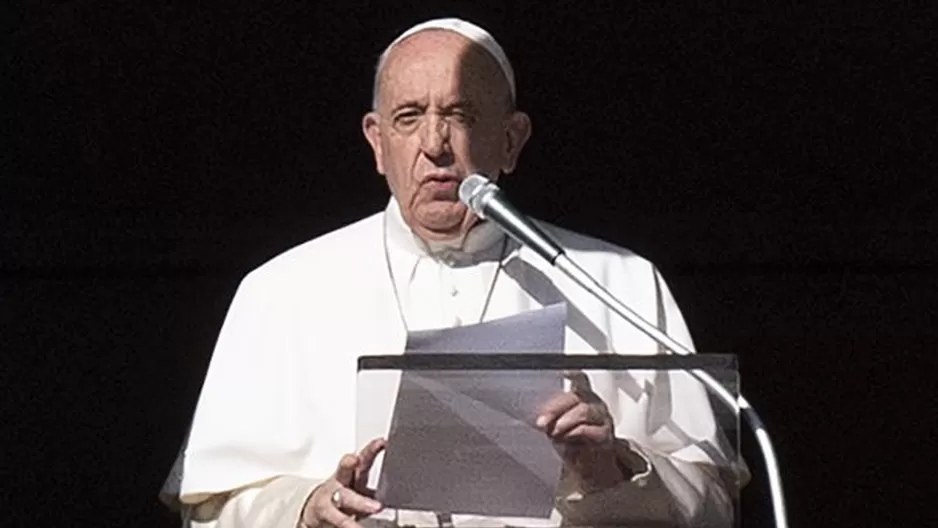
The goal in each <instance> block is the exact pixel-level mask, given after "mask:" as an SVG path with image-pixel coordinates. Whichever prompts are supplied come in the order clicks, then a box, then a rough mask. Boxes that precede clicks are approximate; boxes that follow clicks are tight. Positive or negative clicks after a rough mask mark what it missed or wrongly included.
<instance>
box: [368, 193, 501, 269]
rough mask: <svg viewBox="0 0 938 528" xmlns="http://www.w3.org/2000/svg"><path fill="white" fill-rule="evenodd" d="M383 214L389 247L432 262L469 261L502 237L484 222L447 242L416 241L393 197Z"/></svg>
mask: <svg viewBox="0 0 938 528" xmlns="http://www.w3.org/2000/svg"><path fill="white" fill-rule="evenodd" d="M385 214H386V215H387V217H388V236H389V237H390V238H391V241H392V242H393V243H395V244H396V245H398V246H400V247H403V248H404V249H406V250H408V251H410V252H413V253H417V254H419V255H425V256H430V257H433V258H448V257H451V256H454V255H456V256H461V257H471V256H473V255H476V254H479V253H483V252H485V251H486V250H487V249H490V248H491V247H492V246H494V245H495V244H496V243H497V242H499V241H500V240H501V239H502V237H504V234H503V233H502V232H501V230H499V229H498V226H496V225H494V224H492V223H491V222H486V221H478V222H476V223H475V224H473V225H472V227H470V228H469V229H468V230H467V231H465V232H463V233H460V234H458V235H455V236H453V237H451V238H448V239H444V238H441V239H437V240H433V239H427V238H423V237H420V236H418V235H417V234H416V232H415V231H414V230H413V229H412V228H411V227H410V226H409V225H407V222H406V221H405V220H404V217H403V215H402V214H401V210H400V206H399V205H398V203H397V201H396V200H395V199H394V198H393V197H392V198H391V200H390V202H389V203H388V207H387V209H386V211H385Z"/></svg>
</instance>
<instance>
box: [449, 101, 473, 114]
mask: <svg viewBox="0 0 938 528" xmlns="http://www.w3.org/2000/svg"><path fill="white" fill-rule="evenodd" d="M474 109H475V105H473V104H472V103H471V102H470V101H455V102H452V103H450V104H448V105H444V106H443V108H442V110H443V111H444V112H449V111H452V110H469V111H472V110H474Z"/></svg>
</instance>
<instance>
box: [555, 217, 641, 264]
mask: <svg viewBox="0 0 938 528" xmlns="http://www.w3.org/2000/svg"><path fill="white" fill-rule="evenodd" d="M537 223H538V224H539V225H540V227H541V228H542V229H544V230H545V231H546V232H547V233H548V234H550V235H551V236H552V237H554V239H555V240H556V241H557V242H558V243H559V244H560V245H561V246H563V248H564V250H565V251H567V252H571V253H574V254H577V256H579V257H584V258H589V259H603V258H610V257H611V258H616V259H624V260H634V261H641V262H647V261H646V260H645V258H644V257H642V256H641V255H639V254H638V253H636V252H634V251H632V250H631V249H629V248H626V247H624V246H621V245H618V244H616V243H614V242H611V241H609V240H606V239H603V238H599V237H596V236H592V235H587V234H585V233H581V232H579V231H574V230H572V229H569V228H565V227H560V226H558V225H556V224H553V223H550V222H545V221H543V220H537Z"/></svg>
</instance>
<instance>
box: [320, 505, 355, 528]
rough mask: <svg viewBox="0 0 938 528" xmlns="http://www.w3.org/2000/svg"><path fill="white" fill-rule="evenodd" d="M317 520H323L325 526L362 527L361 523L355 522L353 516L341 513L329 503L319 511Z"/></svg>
mask: <svg viewBox="0 0 938 528" xmlns="http://www.w3.org/2000/svg"><path fill="white" fill-rule="evenodd" d="M319 520H320V521H324V522H325V523H326V525H327V526H335V527H336V528H362V525H360V524H358V523H357V522H355V517H354V516H352V515H348V514H346V513H342V512H341V511H340V510H338V509H337V508H335V507H334V506H332V505H331V504H330V505H329V507H328V508H326V509H325V510H324V511H323V512H322V513H320V515H319Z"/></svg>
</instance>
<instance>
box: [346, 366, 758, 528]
mask: <svg viewBox="0 0 938 528" xmlns="http://www.w3.org/2000/svg"><path fill="white" fill-rule="evenodd" d="M701 375H703V376H705V377H709V378H710V379H711V382H712V381H713V380H715V381H716V382H717V383H719V384H720V385H722V387H723V388H725V390H726V391H727V392H728V393H729V394H731V395H733V396H736V395H737V394H738V386H739V376H738V373H737V363H736V357H735V356H731V355H712V354H697V355H691V356H681V355H641V356H629V355H561V354H527V353H519V354H489V353H486V354H452V353H442V354H436V353H420V354H403V355H388V356H363V357H360V358H359V361H358V379H357V384H358V386H357V396H358V398H357V413H358V415H357V418H356V423H357V431H356V439H357V443H358V445H359V446H364V445H366V444H367V443H368V442H369V441H371V440H372V439H375V438H386V439H387V447H386V449H385V451H384V452H383V453H381V454H380V455H379V456H378V458H377V459H376V460H375V462H374V465H373V466H372V468H371V471H370V474H369V479H368V488H369V489H370V490H371V491H372V492H373V493H374V494H375V497H376V498H377V499H378V500H379V501H381V502H382V504H383V505H384V510H382V511H381V512H379V513H377V514H375V515H373V516H371V517H370V518H368V519H363V520H362V522H363V523H365V525H366V526H367V525H372V526H452V527H455V528H459V527H461V526H464V527H469V526H472V527H481V526H511V527H522V526H532V527H546V526H561V525H563V526H622V527H630V526H636V527H638V526H666V524H654V522H655V521H656V520H657V519H661V518H662V516H666V513H662V512H667V511H668V509H669V508H673V505H672V506H669V505H668V496H673V495H674V494H678V495H682V496H687V490H688V489H690V488H689V487H688V486H690V487H691V488H692V487H693V486H696V485H699V482H701V479H702V478H704V479H705V476H706V475H710V478H711V479H712V481H711V483H710V484H709V485H714V486H716V485H723V486H725V487H726V488H729V489H727V491H728V493H727V494H726V496H728V497H730V498H729V500H728V501H727V502H726V503H725V504H724V505H723V507H724V508H725V509H726V511H729V512H730V515H725V516H723V517H724V520H723V521H722V522H721V523H720V526H727V527H735V526H738V522H739V521H738V519H739V515H738V514H739V512H738V501H737V500H736V498H735V497H736V489H735V487H736V481H735V479H736V478H738V475H739V473H738V470H739V467H740V466H739V463H740V459H739V457H738V453H739V449H738V445H739V418H738V416H737V414H736V412H735V411H734V410H732V409H731V408H730V407H728V406H727V405H725V404H724V403H723V402H721V401H720V400H718V399H717V398H715V397H714V396H713V394H712V393H711V391H710V390H709V389H707V387H706V385H705V384H704V383H701V381H700V378H699V376H701ZM563 393H574V394H575V395H576V396H577V397H578V399H579V400H581V401H587V402H593V403H597V404H599V405H598V406H591V409H602V408H603V407H605V408H606V409H607V410H608V412H609V415H610V416H611V417H612V420H613V422H614V427H615V437H616V441H615V442H614V443H613V445H612V446H610V450H608V451H606V452H605V453H606V456H605V457H604V458H601V459H599V460H601V461H604V462H603V463H602V464H601V463H600V462H593V461H591V459H590V458H589V457H588V456H587V453H588V452H589V451H588V450H587V448H586V447H585V445H583V444H582V443H580V444H577V443H576V441H574V442H573V443H568V442H560V441H556V439H552V438H550V437H549V436H548V435H547V433H545V432H544V431H543V430H541V429H539V428H538V427H537V426H536V423H535V422H536V420H537V417H538V413H539V409H542V406H543V405H544V404H545V403H547V402H548V401H551V400H552V398H556V397H557V396H558V395H559V394H563ZM567 398H569V396H568V397H567ZM553 401H559V400H553ZM570 401H572V400H570ZM585 409H586V408H585V407H582V406H581V407H580V408H578V409H573V410H572V411H571V412H569V413H567V418H573V419H574V420H573V422H572V423H565V422H566V419H558V420H556V421H555V422H554V423H551V424H549V426H548V427H549V428H556V429H554V430H556V431H565V430H568V428H569V427H570V426H571V425H574V426H575V425H576V424H577V423H581V422H582V420H579V421H577V420H576V418H585V417H589V415H588V414H587V415H582V414H580V411H583V410H585ZM581 430H582V428H581ZM573 436H576V435H573ZM633 446H637V447H633ZM641 446H644V447H641ZM636 451H638V453H639V454H636ZM609 453H616V455H617V456H615V457H609V456H608V454H609ZM578 464H580V465H578ZM610 464H614V467H612V468H611V469H613V470H615V472H613V473H610V471H609V469H610ZM600 465H602V467H600ZM698 465H700V466H702V467H708V468H709V470H708V471H706V472H701V471H700V470H699V469H698ZM584 467H586V468H590V467H591V468H594V469H593V470H594V471H597V472H599V474H607V475H608V474H614V475H623V476H624V477H625V480H623V479H622V478H618V479H616V480H617V481H618V482H619V484H617V485H614V486H611V487H610V485H609V484H608V482H607V483H606V484H604V485H597V484H596V483H595V481H594V480H593V479H588V478H585V477H584V476H583V475H584V472H585V471H586V470H584V469H583V468H584ZM604 468H605V469H604ZM648 469H650V470H651V472H650V473H649V472H648V471H647V470H648ZM743 471H744V470H743ZM704 481H705V480H704ZM685 500H687V499H685ZM708 526H713V525H712V524H708Z"/></svg>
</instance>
